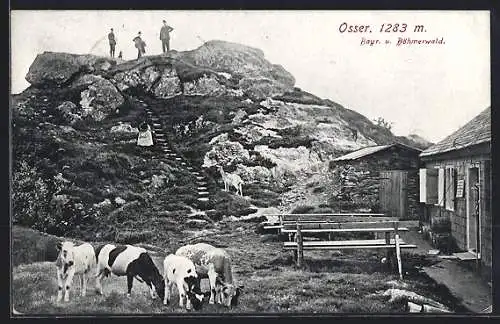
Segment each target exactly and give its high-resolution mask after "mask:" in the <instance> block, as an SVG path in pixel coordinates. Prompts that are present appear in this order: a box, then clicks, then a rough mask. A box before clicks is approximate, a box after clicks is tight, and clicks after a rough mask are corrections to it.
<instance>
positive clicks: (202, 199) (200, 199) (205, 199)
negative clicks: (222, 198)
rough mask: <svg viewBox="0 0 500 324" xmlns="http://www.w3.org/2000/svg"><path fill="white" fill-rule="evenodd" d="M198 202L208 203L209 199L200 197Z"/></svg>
mask: <svg viewBox="0 0 500 324" xmlns="http://www.w3.org/2000/svg"><path fill="white" fill-rule="evenodd" d="M198 200H199V201H209V200H210V199H209V198H208V197H200V198H198Z"/></svg>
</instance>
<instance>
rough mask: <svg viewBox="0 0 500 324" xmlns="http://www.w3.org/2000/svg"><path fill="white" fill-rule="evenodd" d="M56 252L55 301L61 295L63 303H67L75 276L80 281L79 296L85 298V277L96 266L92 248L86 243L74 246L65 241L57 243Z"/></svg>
mask: <svg viewBox="0 0 500 324" xmlns="http://www.w3.org/2000/svg"><path fill="white" fill-rule="evenodd" d="M57 250H58V251H59V255H58V256H57V260H56V267H57V286H58V287H57V288H58V292H57V301H58V302H59V301H61V299H62V298H63V295H64V301H66V302H67V301H69V291H70V289H71V284H72V283H73V277H74V276H75V275H77V276H78V278H79V281H80V290H81V295H82V296H85V295H86V293H87V280H88V278H86V277H85V276H86V274H87V273H88V272H89V271H91V269H92V268H94V267H95V265H96V258H95V252H94V248H93V247H92V245H90V244H88V243H83V244H81V245H78V246H75V244H74V243H73V242H68V241H65V242H59V243H57ZM63 289H64V293H63Z"/></svg>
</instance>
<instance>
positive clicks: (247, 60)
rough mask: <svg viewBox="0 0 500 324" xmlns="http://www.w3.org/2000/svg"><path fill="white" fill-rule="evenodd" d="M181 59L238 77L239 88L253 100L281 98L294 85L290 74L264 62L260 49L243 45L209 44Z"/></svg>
mask: <svg viewBox="0 0 500 324" xmlns="http://www.w3.org/2000/svg"><path fill="white" fill-rule="evenodd" d="M183 57H184V58H185V59H186V60H188V61H190V62H193V64H194V65H196V66H198V67H204V68H210V69H213V70H215V71H218V72H225V73H228V74H230V75H232V76H237V78H238V79H240V82H239V85H238V86H239V87H240V88H241V89H242V90H243V92H245V94H247V95H249V96H250V97H252V98H256V99H261V98H266V97H269V96H275V95H281V94H283V93H285V92H286V91H290V90H291V89H292V88H293V86H294V84H295V78H294V77H293V75H291V74H290V73H289V72H288V71H286V70H285V69H284V68H283V67H282V66H280V65H275V64H271V63H270V62H269V61H267V60H266V59H265V58H264V52H262V50H260V49H257V48H253V47H250V46H245V45H242V44H237V43H230V42H225V41H218V40H214V41H209V42H206V43H205V44H203V45H202V46H200V47H198V48H197V49H195V50H194V51H190V52H186V53H185V54H184V55H183Z"/></svg>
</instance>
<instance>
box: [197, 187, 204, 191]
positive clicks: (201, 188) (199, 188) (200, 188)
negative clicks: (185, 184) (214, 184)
mask: <svg viewBox="0 0 500 324" xmlns="http://www.w3.org/2000/svg"><path fill="white" fill-rule="evenodd" d="M196 189H197V190H202V191H203V190H207V187H198V188H196Z"/></svg>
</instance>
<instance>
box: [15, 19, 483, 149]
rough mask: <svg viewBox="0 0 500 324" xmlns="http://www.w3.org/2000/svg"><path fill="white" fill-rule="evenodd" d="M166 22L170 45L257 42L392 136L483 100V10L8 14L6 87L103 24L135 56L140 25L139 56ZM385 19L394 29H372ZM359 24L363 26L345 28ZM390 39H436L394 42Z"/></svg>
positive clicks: (440, 123) (433, 128)
mask: <svg viewBox="0 0 500 324" xmlns="http://www.w3.org/2000/svg"><path fill="white" fill-rule="evenodd" d="M164 19H165V20H166V21H167V23H168V25H170V26H172V27H173V28H174V31H173V32H172V33H171V41H170V44H171V48H172V49H175V50H178V51H184V50H192V49H195V48H197V47H199V46H200V45H202V44H203V42H205V41H208V40H215V39H217V40H225V41H230V42H237V43H241V44H245V45H248V46H252V47H257V48H260V49H261V50H262V51H263V52H264V55H265V57H266V59H267V60H269V61H270V62H271V63H274V64H280V65H282V66H283V67H284V68H285V69H286V70H287V71H289V72H290V73H292V74H293V75H294V77H295V79H296V86H297V87H300V88H301V89H302V90H304V91H308V92H310V93H312V94H314V95H317V96H319V97H321V98H325V99H330V100H332V101H334V102H337V103H339V104H341V105H343V106H344V107H346V108H349V109H352V110H355V111H357V112H359V113H361V114H363V115H365V116H366V117H368V118H369V119H371V120H373V119H375V118H377V117H382V118H384V119H385V120H388V121H391V122H392V123H393V129H392V130H393V132H394V133H395V134H396V135H408V134H411V133H417V134H419V135H421V136H423V137H424V138H426V139H428V140H430V141H433V142H438V141H440V140H442V139H444V138H445V137H446V136H447V135H449V134H451V133H452V132H454V131H455V130H457V129H458V128H459V127H461V126H463V125H464V124H465V123H467V122H468V121H469V120H470V119H472V118H474V117H475V116H476V115H477V114H479V113H480V112H481V111H483V110H484V109H485V108H487V107H488V106H490V97H491V86H490V21H489V12H488V11H336V10H322V11H305V10H304V11H298V10H297V11H234V10H233V11H222V10H220V11H219V10H214V11H207V10H205V11H194V10H193V11H191V10H189V11H159V10H157V11H144V10H121V11H110V10H95V11H83V10H82V11H75V10H71V11H64V10H44V11H27V10H22V11H11V26H10V28H11V38H10V41H11V44H10V46H11V92H12V93H19V92H21V91H22V90H24V89H25V88H26V87H27V86H29V84H28V82H26V80H25V79H24V77H25V76H26V73H27V72H28V69H29V66H30V65H31V63H32V62H33V60H34V59H35V57H36V55H37V54H39V53H43V52H44V51H52V52H68V53H78V54H87V53H91V54H96V55H107V53H108V51H109V47H108V43H107V37H106V36H107V33H108V32H109V29H110V28H114V31H115V35H116V39H117V47H116V53H117V54H118V52H119V51H123V56H124V59H134V58H136V55H137V54H136V49H135V48H134V44H133V42H132V38H133V37H134V36H135V35H136V34H137V32H138V31H141V32H142V35H143V37H142V38H143V39H144V41H145V42H146V44H147V47H146V52H147V53H146V55H148V54H159V53H161V42H160V40H159V32H160V28H161V26H162V20H164ZM382 24H384V26H382ZM388 24H391V25H392V29H394V28H395V24H398V27H397V29H396V31H391V32H385V31H382V32H380V28H383V29H382V30H386V29H387V26H388ZM403 24H406V28H404V27H403V26H404V25H403ZM360 25H362V26H366V25H368V26H369V29H367V30H368V32H348V30H349V27H347V28H345V27H346V26H360ZM415 26H424V27H423V29H420V27H417V29H415ZM344 29H345V30H344ZM365 29H366V28H365ZM402 29H405V31H404V32H402V31H401V30H402ZM422 30H425V31H422ZM342 31H343V32H342ZM398 37H401V38H410V39H413V40H432V39H436V38H438V39H441V38H442V39H443V40H444V44H433V45H431V44H429V45H418V44H414V45H401V46H396V44H397V41H398ZM363 38H365V39H366V40H379V41H380V43H379V44H375V45H373V46H370V45H362V44H361V41H362V39H363ZM386 40H388V41H390V42H391V43H390V44H385V41H386Z"/></svg>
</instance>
